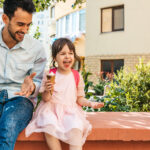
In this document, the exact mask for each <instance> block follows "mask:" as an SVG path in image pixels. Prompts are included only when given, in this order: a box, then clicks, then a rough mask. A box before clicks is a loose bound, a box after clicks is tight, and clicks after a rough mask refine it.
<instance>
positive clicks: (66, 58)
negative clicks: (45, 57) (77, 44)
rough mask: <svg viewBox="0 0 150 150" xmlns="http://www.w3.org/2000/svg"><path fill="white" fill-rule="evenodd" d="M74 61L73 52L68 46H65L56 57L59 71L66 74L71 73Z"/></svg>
mask: <svg viewBox="0 0 150 150" xmlns="http://www.w3.org/2000/svg"><path fill="white" fill-rule="evenodd" d="M74 60H75V59H74V53H73V51H72V50H70V49H69V47H68V45H67V44H66V45H64V47H63V48H62V50H61V51H60V52H59V53H58V54H57V55H56V59H55V61H56V62H57V64H58V70H59V71H60V72H64V73H67V72H69V71H71V67H72V66H73V64H74Z"/></svg>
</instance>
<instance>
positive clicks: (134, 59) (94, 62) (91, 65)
mask: <svg viewBox="0 0 150 150" xmlns="http://www.w3.org/2000/svg"><path fill="white" fill-rule="evenodd" d="M139 58H143V60H144V63H147V62H150V54H147V55H138V54H137V55H111V56H109V55H107V56H105V55H104V56H103V55H101V56H88V57H85V65H86V69H87V71H89V72H91V73H92V75H91V76H89V80H91V81H93V82H94V83H97V82H98V76H99V73H100V72H101V60H111V59H124V66H125V67H129V68H130V69H132V70H133V71H135V65H136V64H138V63H139Z"/></svg>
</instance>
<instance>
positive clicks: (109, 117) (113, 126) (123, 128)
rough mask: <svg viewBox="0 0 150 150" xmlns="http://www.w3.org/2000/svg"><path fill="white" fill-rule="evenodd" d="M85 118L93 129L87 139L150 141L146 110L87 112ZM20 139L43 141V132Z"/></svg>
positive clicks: (21, 135) (22, 136)
mask: <svg viewBox="0 0 150 150" xmlns="http://www.w3.org/2000/svg"><path fill="white" fill-rule="evenodd" d="M87 119H88V120H89V121H90V122H91V124H92V126H93V130H92V132H91V134H90V135H89V136H88V138H87V141H145V142H146V141H150V113H147V112H89V113H87ZM17 141H18V142H21V141H45V139H44V135H43V133H34V134H32V135H31V136H30V137H28V138H26V137H25V134H24V131H23V132H21V134H20V135H19V137H18V139H17Z"/></svg>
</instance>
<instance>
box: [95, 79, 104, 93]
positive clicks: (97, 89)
mask: <svg viewBox="0 0 150 150" xmlns="http://www.w3.org/2000/svg"><path fill="white" fill-rule="evenodd" d="M105 85H106V82H105V80H101V79H99V82H98V84H96V85H94V86H93V90H94V91H95V95H103V93H104V86H105Z"/></svg>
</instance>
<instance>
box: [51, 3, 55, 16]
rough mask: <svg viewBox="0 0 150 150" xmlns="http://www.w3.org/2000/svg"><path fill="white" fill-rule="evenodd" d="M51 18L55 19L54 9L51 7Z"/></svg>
mask: <svg viewBox="0 0 150 150" xmlns="http://www.w3.org/2000/svg"><path fill="white" fill-rule="evenodd" d="M51 18H52V19H54V18H55V7H54V6H53V7H51Z"/></svg>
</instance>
